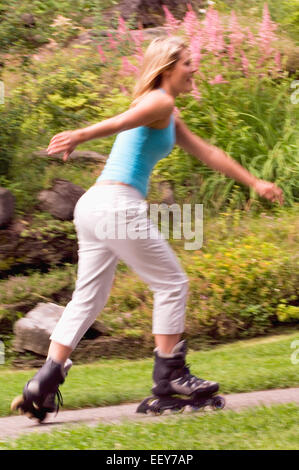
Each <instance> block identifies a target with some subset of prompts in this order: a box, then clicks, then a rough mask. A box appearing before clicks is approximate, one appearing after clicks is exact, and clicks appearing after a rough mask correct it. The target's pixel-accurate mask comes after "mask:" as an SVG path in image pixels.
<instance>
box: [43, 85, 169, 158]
mask: <svg viewBox="0 0 299 470" xmlns="http://www.w3.org/2000/svg"><path fill="white" fill-rule="evenodd" d="M173 107H174V100H173V99H172V98H171V97H170V96H169V95H166V94H164V93H163V94H162V93H161V92H160V91H158V90H157V91H153V92H151V93H149V94H148V95H146V96H145V97H144V98H143V99H142V101H140V102H139V103H138V104H137V105H136V106H135V107H133V108H131V109H128V110H127V111H125V112H124V113H121V114H118V115H117V116H114V117H112V118H109V119H105V120H104V121H102V122H99V123H97V124H93V125H91V126H88V127H85V128H83V129H76V130H74V131H65V132H61V133H59V134H56V135H55V136H54V137H53V138H52V139H51V141H50V144H49V146H48V149H47V152H48V154H49V155H52V154H55V153H60V152H64V155H63V160H66V159H67V158H68V156H69V155H70V154H71V153H72V152H73V150H74V149H75V147H76V146H77V145H79V144H82V143H83V142H86V141H88V140H91V139H96V138H100V137H108V136H110V135H113V134H117V133H118V132H122V131H125V130H128V129H133V128H135V127H138V126H147V125H150V124H151V123H153V122H155V121H158V120H162V119H166V118H167V117H168V116H170V114H171V113H172V111H173Z"/></svg>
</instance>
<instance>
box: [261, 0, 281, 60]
mask: <svg viewBox="0 0 299 470" xmlns="http://www.w3.org/2000/svg"><path fill="white" fill-rule="evenodd" d="M276 28H277V25H276V24H275V23H274V22H273V21H272V20H271V16H270V12H269V9H268V5H267V4H266V3H265V4H264V10H263V20H262V23H261V24H260V28H259V33H258V36H259V43H260V49H261V51H262V53H263V54H264V56H269V55H271V54H272V53H273V51H274V49H273V48H272V47H271V46H272V42H273V41H276V40H277V37H276V35H275V34H274V31H275V29H276Z"/></svg>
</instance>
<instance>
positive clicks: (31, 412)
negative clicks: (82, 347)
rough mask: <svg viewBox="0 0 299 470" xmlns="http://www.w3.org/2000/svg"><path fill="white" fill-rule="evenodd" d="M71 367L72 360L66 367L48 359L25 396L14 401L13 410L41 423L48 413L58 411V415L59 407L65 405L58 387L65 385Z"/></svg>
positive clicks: (27, 384) (32, 380) (26, 389)
mask: <svg viewBox="0 0 299 470" xmlns="http://www.w3.org/2000/svg"><path fill="white" fill-rule="evenodd" d="M71 366H72V361H71V360H70V359H68V360H67V361H66V362H65V364H64V366H62V365H61V364H59V363H57V362H54V361H53V360H52V359H48V360H47V361H46V362H45V364H44V365H43V367H42V368H41V369H39V371H38V372H37V373H36V374H35V376H34V377H33V378H32V379H31V380H29V382H27V383H26V385H25V387H24V389H23V395H20V396H18V397H16V398H15V399H14V400H13V401H12V403H11V407H10V408H11V410H12V411H15V410H18V411H19V412H20V413H21V414H25V415H26V416H28V418H30V419H32V418H36V419H37V420H38V421H39V422H40V423H41V422H42V421H44V419H45V418H46V416H47V414H48V413H53V412H54V411H56V414H57V412H58V410H59V405H61V406H62V405H63V401H62V395H61V393H60V390H59V388H58V387H59V385H61V384H63V382H64V380H65V377H66V375H67V373H68V371H69V369H70V368H71ZM56 397H57V403H56Z"/></svg>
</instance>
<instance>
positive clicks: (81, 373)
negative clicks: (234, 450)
mask: <svg viewBox="0 0 299 470" xmlns="http://www.w3.org/2000/svg"><path fill="white" fill-rule="evenodd" d="M296 339H297V340H298V339H299V331H296V332H294V333H292V334H286V335H278V336H272V337H266V338H259V339H254V340H246V341H238V342H235V343H232V344H229V345H225V346H221V347H217V348H214V349H210V350H207V351H195V352H192V351H190V353H189V354H188V356H187V362H189V363H190V364H191V372H192V373H194V374H195V375H197V376H199V377H204V378H207V379H210V380H216V381H218V382H219V383H220V384H221V393H225V394H227V393H237V392H249V391H254V390H266V389H273V388H288V387H295V386H299V379H298V367H299V365H295V364H292V362H291V355H292V353H294V352H295V350H294V349H291V344H292V342H293V341H294V340H296ZM152 366H153V361H152V359H144V360H134V361H132V360H124V359H111V360H99V361H97V362H95V363H92V364H88V365H77V366H76V365H74V366H73V367H72V369H71V370H70V372H69V376H68V378H67V379H66V381H65V384H63V386H62V387H61V391H62V394H63V398H64V409H76V408H82V407H94V406H105V405H115V404H119V403H125V402H138V401H140V400H141V399H143V398H144V397H145V396H147V395H149V394H150V389H151V386H152V378H151V374H152ZM34 372H35V371H33V370H28V371H18V370H14V369H12V368H9V367H6V366H1V367H0V380H1V389H0V416H6V415H8V414H10V409H9V408H10V402H11V400H12V399H13V398H14V397H15V396H16V395H19V394H21V392H22V389H23V386H24V384H25V383H26V381H27V380H29V379H30V378H31V377H32V376H33V374H34Z"/></svg>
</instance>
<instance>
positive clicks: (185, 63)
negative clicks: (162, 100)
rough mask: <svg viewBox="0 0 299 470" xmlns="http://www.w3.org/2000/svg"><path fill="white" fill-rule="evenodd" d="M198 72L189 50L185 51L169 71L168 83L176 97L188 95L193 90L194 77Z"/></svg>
mask: <svg viewBox="0 0 299 470" xmlns="http://www.w3.org/2000/svg"><path fill="white" fill-rule="evenodd" d="M196 71H197V69H196V68H195V67H194V65H193V63H192V60H191V56H190V53H189V52H188V50H187V49H183V50H182V52H181V53H180V59H179V60H178V61H177V62H176V64H175V66H174V67H173V68H172V69H171V70H170V71H169V74H168V77H167V81H168V83H169V85H170V86H171V89H172V90H173V91H174V92H175V94H176V95H178V94H179V93H188V92H190V91H191V90H192V77H193V74H194V73H195V72H196Z"/></svg>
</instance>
